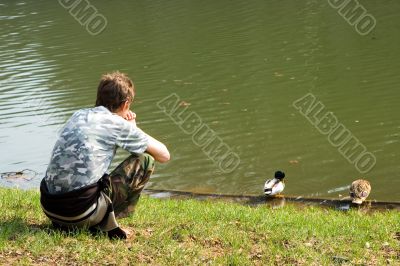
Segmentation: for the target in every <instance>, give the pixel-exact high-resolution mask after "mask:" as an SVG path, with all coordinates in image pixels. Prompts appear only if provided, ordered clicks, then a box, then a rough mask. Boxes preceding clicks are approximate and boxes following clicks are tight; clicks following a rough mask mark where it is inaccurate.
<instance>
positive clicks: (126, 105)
mask: <svg viewBox="0 0 400 266" xmlns="http://www.w3.org/2000/svg"><path fill="white" fill-rule="evenodd" d="M121 107H122V110H124V111H125V110H128V109H129V101H125V102H123V103H122V104H121Z"/></svg>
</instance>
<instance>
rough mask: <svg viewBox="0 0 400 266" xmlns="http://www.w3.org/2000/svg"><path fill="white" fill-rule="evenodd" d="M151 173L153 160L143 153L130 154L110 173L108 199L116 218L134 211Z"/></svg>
mask: <svg viewBox="0 0 400 266" xmlns="http://www.w3.org/2000/svg"><path fill="white" fill-rule="evenodd" d="M153 171H154V158H153V157H152V156H151V155H150V154H147V153H144V154H140V155H136V154H132V155H131V156H129V157H128V158H127V159H125V160H124V161H123V162H122V163H121V164H120V165H118V166H117V167H116V168H115V169H114V170H113V171H112V172H111V173H110V175H109V178H110V183H111V191H110V198H111V200H112V204H113V207H114V212H115V215H116V216H117V217H126V216H127V215H128V214H129V213H131V212H132V211H134V209H135V206H136V204H137V203H138V201H139V197H140V193H141V192H142V190H143V188H144V186H145V185H146V183H147V182H148V181H149V178H150V175H151V174H152V173H153Z"/></svg>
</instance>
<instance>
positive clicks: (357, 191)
mask: <svg viewBox="0 0 400 266" xmlns="http://www.w3.org/2000/svg"><path fill="white" fill-rule="evenodd" d="M370 192H371V185H370V184H369V182H368V181H367V180H364V179H358V180H356V181H354V182H353V183H351V186H350V197H351V199H352V202H353V203H355V204H362V203H363V202H364V201H365V200H366V199H367V197H368V196H369V193H370Z"/></svg>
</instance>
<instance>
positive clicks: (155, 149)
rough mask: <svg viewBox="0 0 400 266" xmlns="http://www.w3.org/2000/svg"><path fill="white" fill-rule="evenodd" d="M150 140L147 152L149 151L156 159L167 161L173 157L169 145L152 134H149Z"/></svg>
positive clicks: (161, 161) (162, 161)
mask: <svg viewBox="0 0 400 266" xmlns="http://www.w3.org/2000/svg"><path fill="white" fill-rule="evenodd" d="M147 137H148V139H149V142H148V145H147V149H146V152H148V153H149V154H150V155H151V156H153V157H154V159H155V160H156V161H158V162H160V163H166V162H168V161H169V159H170V158H171V157H170V155H169V151H168V149H167V147H165V145H164V144H163V143H161V142H160V141H158V140H156V139H155V138H153V137H152V136H150V135H147Z"/></svg>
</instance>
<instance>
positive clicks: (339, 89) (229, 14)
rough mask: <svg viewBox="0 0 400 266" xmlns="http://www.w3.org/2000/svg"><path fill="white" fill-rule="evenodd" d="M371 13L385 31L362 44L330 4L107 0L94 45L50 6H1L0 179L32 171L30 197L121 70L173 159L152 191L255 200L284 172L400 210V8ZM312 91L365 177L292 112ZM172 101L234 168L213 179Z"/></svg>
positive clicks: (299, 188) (320, 192)
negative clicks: (396, 204) (357, 184)
mask: <svg viewBox="0 0 400 266" xmlns="http://www.w3.org/2000/svg"><path fill="white" fill-rule="evenodd" d="M20 3H24V4H23V5H20ZM365 7H366V8H367V9H368V10H369V11H370V12H371V13H373V14H374V16H375V17H376V18H377V19H378V20H379V26H378V27H376V29H374V31H373V32H372V33H371V34H370V35H368V36H360V35H358V34H357V33H356V32H354V30H353V29H352V28H351V27H349V26H348V25H347V24H346V22H345V21H343V19H342V18H341V17H340V16H338V14H337V12H336V11H335V10H333V9H332V8H331V7H330V6H329V4H328V2H326V1H313V0H307V1H293V0H284V1H273V2H266V1H252V2H251V3H249V2H243V1H227V0H221V1H208V0H207V1H206V2H204V1H202V2H200V1H189V2H188V1H181V0H178V1H173V2H171V1H170V2H165V1H159V0H156V1H151V2H143V1H138V2H135V3H133V2H127V1H125V2H122V1H118V4H114V3H113V4H110V3H109V2H108V1H104V0H102V1H97V2H96V8H97V9H98V11H99V12H100V13H101V14H103V15H104V16H105V17H106V18H107V21H108V25H107V28H106V29H105V30H104V31H103V32H102V33H101V34H99V35H97V36H92V35H90V34H88V33H87V32H86V31H85V29H84V28H83V27H81V26H80V25H79V24H78V23H76V22H75V21H74V18H72V17H71V16H70V14H69V13H68V12H67V11H66V10H65V9H64V8H62V7H61V6H60V5H59V3H58V2H57V1H54V2H52V1H44V0H38V1H33V0H26V1H23V2H21V1H12V0H6V1H3V2H2V3H1V9H0V21H1V23H2V27H1V28H0V150H1V151H2V152H1V153H0V172H8V171H20V170H21V169H26V168H29V169H32V170H34V171H36V172H38V173H39V174H38V177H37V178H35V179H34V180H32V181H31V182H32V183H24V184H23V186H34V187H37V185H38V182H39V181H38V180H40V176H42V175H43V174H44V173H43V172H44V171H45V169H46V166H47V163H48V160H49V157H50V153H51V149H52V147H53V145H54V142H55V139H56V134H57V131H58V129H59V128H60V127H61V126H62V125H63V123H64V122H65V121H66V119H67V118H68V117H69V116H70V115H71V114H72V113H73V112H74V111H75V110H77V109H80V108H84V107H89V106H93V104H94V99H95V94H96V86H97V81H98V79H99V77H100V75H101V74H102V73H104V72H108V71H112V70H120V71H123V72H127V73H128V74H129V75H130V76H132V77H133V79H134V81H135V85H136V90H137V95H136V101H135V102H134V105H133V110H134V111H135V112H136V113H137V115H138V125H139V126H140V127H141V128H142V129H143V130H145V131H146V132H148V133H149V134H151V135H154V136H155V137H157V138H159V139H161V141H163V142H165V143H167V144H168V146H169V148H170V151H171V154H172V161H171V162H170V163H168V164H166V165H158V166H157V172H156V173H155V174H154V176H153V177H152V179H151V183H150V184H149V188H153V189H176V190H184V191H197V190H202V191H204V192H208V193H224V194H235V195H261V194H262V193H263V184H264V181H265V179H267V178H268V177H269V176H270V175H271V174H272V173H273V172H274V171H276V169H282V170H283V171H285V173H286V174H287V182H286V188H285V192H286V193H288V194H290V195H302V196H304V197H307V196H310V197H311V195H316V196H318V197H330V198H338V197H339V194H342V192H341V191H335V189H339V188H341V187H343V186H347V185H349V184H350V183H351V181H352V180H355V179H358V178H365V179H368V180H370V182H371V185H372V186H373V188H374V190H373V191H372V194H371V195H370V198H372V199H378V200H388V201H389V200H392V201H396V200H397V201H398V200H400V192H399V191H398V189H397V188H398V187H399V186H400V179H399V178H397V176H398V173H399V172H400V171H399V170H400V165H399V164H398V157H399V151H400V147H399V144H400V142H399V140H400V139H399V137H400V134H399V130H400V119H399V117H398V113H399V112H400V106H399V105H398V89H397V84H399V83H400V75H398V69H400V60H399V56H400V51H399V49H400V45H399V41H400V36H399V34H397V32H398V30H397V28H396V27H397V26H396V25H398V22H399V17H398V16H397V14H398V13H399V11H400V5H399V2H398V1H396V0H388V1H387V2H385V5H381V4H380V3H378V2H376V3H374V2H368V3H365ZM308 92H312V93H313V94H314V95H316V97H317V98H318V99H320V100H321V101H322V102H323V103H324V104H325V105H326V107H327V108H328V110H330V111H332V112H333V113H334V114H335V116H336V117H337V118H338V120H339V122H340V123H342V124H343V125H345V126H346V128H348V129H349V130H350V131H351V132H352V133H353V134H354V135H355V136H357V138H358V139H359V140H360V141H361V142H362V143H363V144H364V145H365V146H367V147H368V150H369V151H371V152H373V153H374V154H375V155H376V157H377V163H376V165H375V167H374V168H373V169H372V170H371V171H370V172H368V173H367V174H366V175H365V176H360V174H359V172H358V171H357V170H356V169H355V168H354V166H353V165H352V164H350V163H349V162H348V161H347V160H346V159H344V158H343V157H342V156H341V154H340V153H338V151H337V150H336V149H335V148H334V147H332V146H331V145H330V144H329V143H328V142H327V141H326V138H325V137H324V136H322V135H321V134H320V133H319V132H318V131H317V130H316V129H315V128H313V127H311V126H310V125H309V123H308V122H307V121H306V120H305V119H304V117H302V116H301V115H300V114H298V112H296V110H295V109H294V108H293V107H292V105H291V104H292V102H293V101H294V100H296V99H298V98H300V97H301V96H303V95H305V94H306V93H308ZM171 93H176V94H177V95H178V96H179V97H180V99H182V101H184V102H185V103H188V104H187V106H186V107H187V108H188V110H189V111H193V112H196V113H197V114H198V115H199V116H200V118H201V120H202V123H204V124H206V125H207V126H209V127H210V128H211V129H212V130H214V131H215V132H216V133H217V135H218V136H219V137H221V139H222V140H223V141H224V143H226V144H227V145H229V147H231V148H232V151H233V152H235V153H237V154H238V155H239V157H240V164H239V166H238V168H237V169H236V170H235V171H233V172H232V173H224V172H222V171H220V170H219V169H218V167H216V166H215V164H214V163H213V162H212V161H211V160H210V159H209V158H207V156H205V155H204V153H203V152H202V150H201V148H199V147H197V146H196V145H195V144H194V143H193V141H192V138H191V136H190V135H187V134H185V133H184V132H183V131H182V130H181V129H180V128H179V126H178V125H176V124H174V123H173V122H172V121H171V120H170V119H169V118H168V117H167V116H166V115H165V114H164V113H163V112H162V111H161V110H159V109H158V108H157V105H156V104H157V102H158V101H160V100H161V99H163V98H165V97H166V96H168V95H170V94H171ZM125 156H127V154H126V153H124V152H122V151H119V152H118V154H117V156H116V160H115V161H114V163H113V165H112V166H111V167H115V166H116V164H117V163H118V161H120V160H122V159H123V157H125ZM0 182H1V184H3V185H7V186H8V185H11V184H9V183H7V182H5V181H4V180H0ZM18 185H21V184H18Z"/></svg>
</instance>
